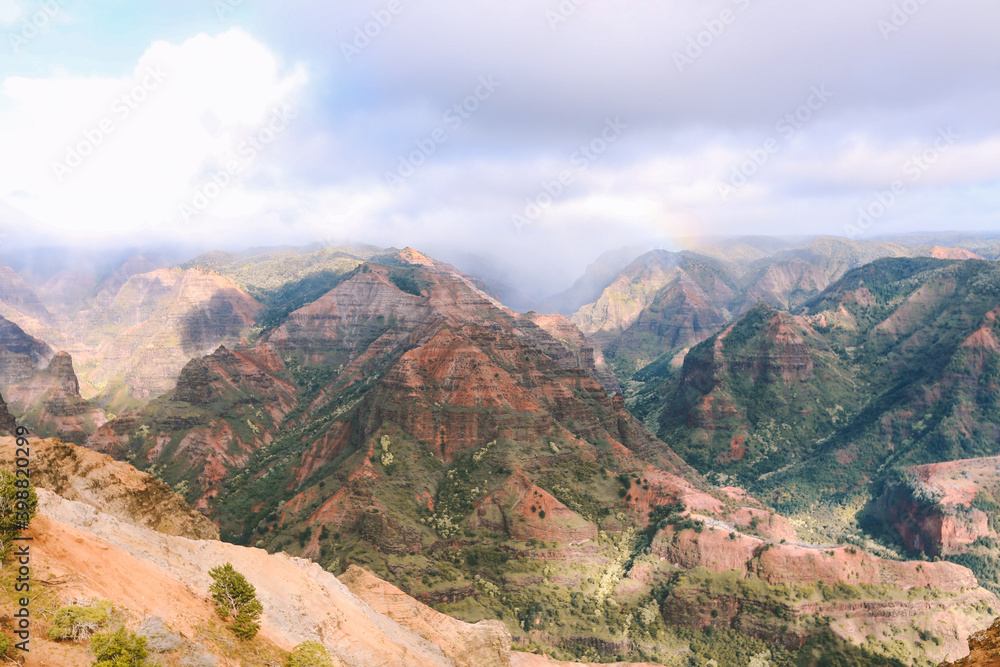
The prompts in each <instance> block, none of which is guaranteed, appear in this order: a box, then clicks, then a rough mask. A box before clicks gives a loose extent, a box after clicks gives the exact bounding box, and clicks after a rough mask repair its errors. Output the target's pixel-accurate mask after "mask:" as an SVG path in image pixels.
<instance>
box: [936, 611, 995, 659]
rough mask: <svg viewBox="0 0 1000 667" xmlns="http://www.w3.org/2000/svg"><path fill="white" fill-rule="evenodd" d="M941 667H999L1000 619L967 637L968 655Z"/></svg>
mask: <svg viewBox="0 0 1000 667" xmlns="http://www.w3.org/2000/svg"><path fill="white" fill-rule="evenodd" d="M941 667H1000V619H997V620H995V621H994V622H993V625H991V626H990V627H988V628H987V629H985V630H980V631H979V632H976V633H974V634H972V635H970V636H969V655H967V656H966V657H964V658H962V659H960V660H956V661H955V662H947V663H944V664H942V665H941Z"/></svg>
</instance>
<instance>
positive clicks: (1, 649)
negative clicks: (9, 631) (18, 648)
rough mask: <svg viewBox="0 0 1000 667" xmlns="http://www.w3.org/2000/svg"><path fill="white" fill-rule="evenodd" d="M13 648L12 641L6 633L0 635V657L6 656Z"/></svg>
mask: <svg viewBox="0 0 1000 667" xmlns="http://www.w3.org/2000/svg"><path fill="white" fill-rule="evenodd" d="M12 648H14V641H13V640H12V639H11V638H10V637H8V636H7V635H0V658H6V657H7V656H8V655H9V654H10V650H11V649H12Z"/></svg>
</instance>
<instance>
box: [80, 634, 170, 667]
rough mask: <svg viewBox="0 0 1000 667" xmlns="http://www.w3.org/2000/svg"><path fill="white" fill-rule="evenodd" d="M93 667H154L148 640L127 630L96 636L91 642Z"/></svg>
mask: <svg viewBox="0 0 1000 667" xmlns="http://www.w3.org/2000/svg"><path fill="white" fill-rule="evenodd" d="M90 652H91V653H93V654H94V656H95V660H94V666H93V667H153V665H154V663H153V662H151V661H150V660H149V648H148V647H147V643H146V638H145V637H140V636H138V635H137V634H135V633H134V632H129V631H128V630H126V629H125V628H118V629H117V630H115V631H114V632H105V633H99V634H96V635H94V636H93V637H92V638H91V640H90Z"/></svg>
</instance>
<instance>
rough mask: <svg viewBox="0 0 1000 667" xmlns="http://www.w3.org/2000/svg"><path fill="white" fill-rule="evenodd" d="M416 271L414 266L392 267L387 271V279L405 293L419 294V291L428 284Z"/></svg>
mask: <svg viewBox="0 0 1000 667" xmlns="http://www.w3.org/2000/svg"><path fill="white" fill-rule="evenodd" d="M417 271H418V270H417V268H416V267H405V268H398V269H393V270H392V271H391V272H390V273H389V280H391V281H392V283H393V284H394V285H395V286H396V287H398V288H399V289H400V290H402V291H404V292H406V293H407V294H412V295H413V296H421V292H422V291H423V290H424V289H426V288H427V287H428V286H429V283H427V282H426V281H425V280H423V279H422V278H421V277H420V274H419V273H418V272H417Z"/></svg>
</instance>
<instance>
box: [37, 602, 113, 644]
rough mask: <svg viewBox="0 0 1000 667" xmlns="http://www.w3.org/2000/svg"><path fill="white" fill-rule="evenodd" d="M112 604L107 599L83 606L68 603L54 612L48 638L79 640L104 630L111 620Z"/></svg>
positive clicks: (54, 639)
mask: <svg viewBox="0 0 1000 667" xmlns="http://www.w3.org/2000/svg"><path fill="white" fill-rule="evenodd" d="M111 611H112V605H111V603H110V602H109V601H107V600H98V601H97V602H95V603H94V604H93V605H91V606H88V607H83V606H79V605H68V606H66V607H62V608H61V609H59V611H57V612H56V616H55V618H54V619H53V620H52V627H50V628H49V639H52V640H53V641H65V640H69V641H74V642H79V641H83V640H84V639H87V638H88V637H90V636H91V635H92V634H94V633H95V632H100V631H102V630H104V629H105V628H106V627H107V625H108V623H109V621H110V620H111Z"/></svg>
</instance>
